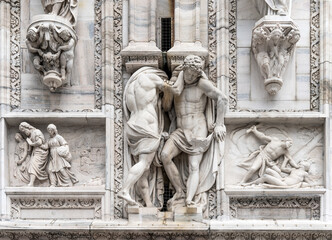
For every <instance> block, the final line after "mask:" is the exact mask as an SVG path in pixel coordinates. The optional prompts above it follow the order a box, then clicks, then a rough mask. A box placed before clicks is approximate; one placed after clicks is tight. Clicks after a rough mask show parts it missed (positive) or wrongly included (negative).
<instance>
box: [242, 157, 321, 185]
mask: <svg viewBox="0 0 332 240" xmlns="http://www.w3.org/2000/svg"><path fill="white" fill-rule="evenodd" d="M309 169H310V163H308V162H304V161H302V162H300V163H299V168H292V169H291V170H290V174H289V175H288V176H286V177H282V176H281V175H280V173H279V172H278V171H275V170H273V169H271V168H268V169H266V172H265V173H264V175H263V176H262V177H260V178H257V179H256V180H254V181H252V182H249V183H245V184H243V185H244V186H248V185H253V184H260V183H263V184H264V186H266V187H269V188H296V187H310V186H313V185H314V182H313V180H312V179H311V178H310V176H309V173H308V172H309Z"/></svg>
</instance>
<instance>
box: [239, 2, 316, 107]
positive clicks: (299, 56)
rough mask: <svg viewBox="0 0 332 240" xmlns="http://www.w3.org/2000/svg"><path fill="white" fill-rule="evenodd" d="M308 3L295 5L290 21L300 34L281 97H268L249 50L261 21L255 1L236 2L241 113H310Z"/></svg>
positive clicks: (293, 3)
mask: <svg viewBox="0 0 332 240" xmlns="http://www.w3.org/2000/svg"><path fill="white" fill-rule="evenodd" d="M309 6H310V1H309V0H304V1H300V0H294V1H292V13H291V18H292V19H293V20H294V22H296V24H297V25H298V27H299V31H300V32H301V38H300V40H299V41H298V42H297V45H296V49H295V52H294V55H293V57H292V58H291V59H290V60H289V63H288V67H287V68H286V69H285V73H284V79H287V81H284V84H285V85H284V86H283V87H282V89H281V90H280V92H279V93H280V94H277V95H276V96H273V97H271V96H269V94H267V93H266V92H265V90H264V87H262V86H260V84H261V83H262V81H263V80H262V79H261V76H260V73H259V70H258V69H259V68H258V66H257V63H256V60H255V59H254V55H253V54H252V52H251V50H250V45H251V37H252V33H251V29H253V28H254V24H255V22H256V21H257V20H258V19H260V15H259V13H258V11H257V9H256V8H255V7H254V6H253V4H252V1H242V0H240V1H238V2H237V19H238V21H237V47H238V48H237V83H238V87H237V89H238V94H237V97H238V101H237V103H238V109H240V110H244V109H251V110H268V109H276V110H286V111H292V110H295V111H300V110H308V109H310V94H307V93H308V92H309V91H310V15H309V14H308V12H310V11H309V10H310V9H309Z"/></svg>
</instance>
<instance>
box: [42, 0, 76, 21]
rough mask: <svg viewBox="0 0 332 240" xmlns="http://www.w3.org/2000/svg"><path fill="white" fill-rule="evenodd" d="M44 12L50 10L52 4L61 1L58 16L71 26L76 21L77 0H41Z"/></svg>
mask: <svg viewBox="0 0 332 240" xmlns="http://www.w3.org/2000/svg"><path fill="white" fill-rule="evenodd" d="M41 2H42V5H43V8H44V11H45V13H50V12H52V8H53V5H54V4H56V3H62V5H61V8H60V11H59V13H58V16H60V17H64V18H65V19H67V20H68V21H69V22H70V23H71V24H72V26H73V27H75V26H76V23H77V14H78V0H41Z"/></svg>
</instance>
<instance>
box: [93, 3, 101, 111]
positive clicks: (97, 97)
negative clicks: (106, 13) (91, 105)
mask: <svg viewBox="0 0 332 240" xmlns="http://www.w3.org/2000/svg"><path fill="white" fill-rule="evenodd" d="M101 5H102V0H95V27H94V30H95V32H94V40H95V108H96V109H99V110H101V106H102V98H103V91H102V88H103V84H102V75H103V74H102V40H101V21H102V6H101Z"/></svg>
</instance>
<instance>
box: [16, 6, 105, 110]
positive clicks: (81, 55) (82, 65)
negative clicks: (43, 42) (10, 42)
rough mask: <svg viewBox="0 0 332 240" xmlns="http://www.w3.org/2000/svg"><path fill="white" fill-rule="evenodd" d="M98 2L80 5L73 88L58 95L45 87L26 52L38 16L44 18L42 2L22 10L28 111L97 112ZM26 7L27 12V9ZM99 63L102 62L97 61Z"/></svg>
mask: <svg viewBox="0 0 332 240" xmlns="http://www.w3.org/2000/svg"><path fill="white" fill-rule="evenodd" d="M96 2H98V1H89V0H81V1H79V5H78V22H77V26H76V32H77V35H78V39H79V40H78V42H77V45H76V48H75V58H74V67H73V72H72V81H71V83H72V86H70V87H62V88H60V89H58V90H57V91H56V92H55V93H50V92H49V91H48V88H47V87H46V86H44V85H43V84H42V83H41V78H40V76H39V75H38V73H37V71H36V70H35V69H34V67H33V64H32V62H31V60H30V57H29V52H28V50H27V48H26V44H25V37H26V31H27V27H28V26H29V24H30V22H31V19H32V17H33V16H35V15H39V14H43V13H44V11H43V9H42V6H41V3H40V1H39V0H31V1H27V2H25V3H23V5H22V9H21V41H22V42H21V62H22V67H21V103H20V108H21V109H22V110H23V111H24V110H25V111H26V110H29V111H33V109H36V110H38V111H40V110H42V111H46V110H47V111H49V110H51V111H52V110H58V109H61V110H62V111H83V110H93V109H94V108H95V90H96V89H95V88H96V86H95V80H97V78H98V77H99V76H98V75H97V76H95V64H94V63H95V51H97V50H96V47H95V41H96V39H95V34H100V32H98V31H97V30H98V29H97V28H95V18H96V16H95V3H96ZM23 7H24V8H23ZM97 25H98V24H97ZM97 59H98V58H97Z"/></svg>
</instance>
